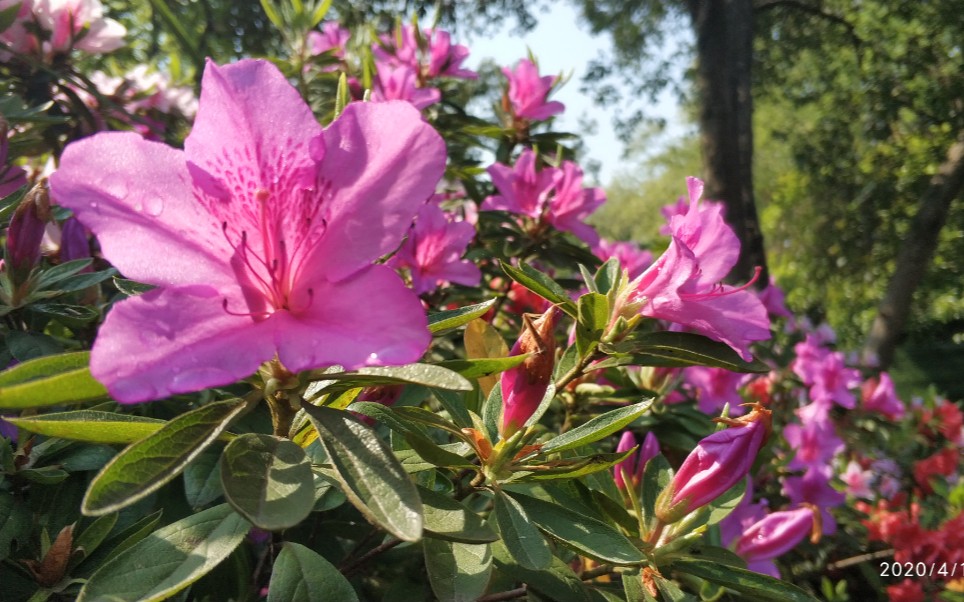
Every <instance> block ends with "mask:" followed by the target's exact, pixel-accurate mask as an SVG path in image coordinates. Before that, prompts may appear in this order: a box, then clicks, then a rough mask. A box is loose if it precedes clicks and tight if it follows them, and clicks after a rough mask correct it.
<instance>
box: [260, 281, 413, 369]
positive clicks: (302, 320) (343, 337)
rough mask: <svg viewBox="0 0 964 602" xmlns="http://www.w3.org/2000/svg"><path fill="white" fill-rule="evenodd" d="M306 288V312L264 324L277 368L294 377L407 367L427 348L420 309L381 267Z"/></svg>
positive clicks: (276, 317) (283, 315)
mask: <svg viewBox="0 0 964 602" xmlns="http://www.w3.org/2000/svg"><path fill="white" fill-rule="evenodd" d="M310 288H311V289H312V300H311V305H310V307H309V308H308V309H307V310H305V311H303V312H301V313H300V314H299V315H292V314H290V313H288V312H277V313H275V314H274V315H273V316H271V318H270V319H269V320H268V322H269V323H271V324H272V327H273V329H274V337H275V341H276V344H277V348H278V355H279V357H280V359H281V363H282V364H284V366H285V367H286V368H288V369H289V370H291V371H293V372H297V371H300V370H308V369H312V368H320V367H323V366H330V365H333V364H339V365H341V366H344V367H345V369H347V370H352V369H355V368H359V367H361V366H372V365H375V366H381V365H397V364H408V363H411V362H416V361H418V360H419V358H421V357H422V354H423V353H425V349H426V348H428V345H429V343H430V342H431V335H430V334H429V332H428V327H427V324H428V322H427V320H426V318H425V312H424V311H423V309H422V304H421V303H420V302H419V300H418V298H417V297H416V296H415V295H414V294H413V293H412V291H410V290H408V289H407V288H405V285H404V284H403V283H402V281H401V279H400V278H399V277H398V275H397V274H395V272H393V271H392V270H391V269H389V268H387V267H385V266H381V265H375V266H371V267H370V268H368V269H365V270H362V271H360V272H357V273H356V274H355V275H354V276H352V277H351V278H349V279H345V280H342V281H340V282H327V281H318V282H315V283H313V284H312V285H311V286H310Z"/></svg>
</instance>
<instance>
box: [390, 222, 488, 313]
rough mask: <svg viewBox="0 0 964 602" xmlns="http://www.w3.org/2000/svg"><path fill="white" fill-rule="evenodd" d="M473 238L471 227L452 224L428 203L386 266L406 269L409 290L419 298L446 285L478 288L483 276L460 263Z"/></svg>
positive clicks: (468, 265) (466, 261)
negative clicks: (409, 283)
mask: <svg viewBox="0 0 964 602" xmlns="http://www.w3.org/2000/svg"><path fill="white" fill-rule="evenodd" d="M473 238H475V227H473V226H472V224H470V223H468V222H464V221H463V222H456V221H451V220H450V219H449V218H448V216H447V215H446V213H445V211H443V210H442V209H441V208H440V207H439V206H438V205H436V204H434V203H429V204H426V205H424V206H423V207H422V208H421V209H419V211H418V218H417V219H416V220H415V225H414V226H413V227H412V230H411V232H410V233H409V235H408V238H407V239H406V240H405V242H404V243H402V246H401V248H399V250H398V253H396V254H395V256H394V257H393V258H392V259H391V261H390V262H389V265H391V266H392V267H396V268H399V267H404V268H408V270H409V274H410V276H411V278H412V288H413V289H414V290H415V293H416V294H419V295H421V294H423V293H428V292H431V291H434V290H435V289H436V288H438V287H439V286H443V285H444V284H446V283H449V282H455V283H457V284H462V285H465V286H478V284H479V281H480V280H481V279H482V272H481V271H479V268H478V266H476V265H475V264H474V263H472V262H471V261H469V260H467V259H461V257H462V254H463V253H465V249H466V247H468V245H469V243H470V242H472V239H473Z"/></svg>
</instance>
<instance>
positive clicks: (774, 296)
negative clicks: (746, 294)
mask: <svg viewBox="0 0 964 602" xmlns="http://www.w3.org/2000/svg"><path fill="white" fill-rule="evenodd" d="M757 297H759V298H760V301H761V302H762V303H763V306H764V307H766V308H767V312H768V313H769V314H770V315H771V316H780V317H783V318H793V314H792V313H790V310H789V309H787V302H786V295H785V294H784V293H783V289H781V288H780V287H779V286H777V284H776V282H774V281H773V278H771V279H770V283H769V284H768V285H767V287H766V288H765V289H763V290H762V291H759V292H757Z"/></svg>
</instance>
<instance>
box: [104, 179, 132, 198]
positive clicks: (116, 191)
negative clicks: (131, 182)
mask: <svg viewBox="0 0 964 602" xmlns="http://www.w3.org/2000/svg"><path fill="white" fill-rule="evenodd" d="M100 185H101V186H102V187H103V189H104V192H106V193H107V194H109V195H111V196H112V197H114V198H115V199H117V200H119V201H122V200H124V199H126V198H127V195H128V194H129V193H130V189H128V187H127V180H126V179H125V178H123V177H122V176H118V175H109V176H107V177H106V178H104V179H103V180H101V183H100Z"/></svg>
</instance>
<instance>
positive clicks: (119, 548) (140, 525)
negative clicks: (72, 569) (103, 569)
mask: <svg viewBox="0 0 964 602" xmlns="http://www.w3.org/2000/svg"><path fill="white" fill-rule="evenodd" d="M161 514H162V511H161V510H158V511H157V512H155V513H153V514H150V515H148V516H145V517H144V518H142V519H140V520H138V521H137V522H135V523H134V524H133V525H131V526H129V527H127V528H126V529H124V530H123V531H121V532H120V533H118V534H116V535H113V536H111V538H110V539H108V540H107V541H105V542H104V543H103V544H101V545H100V546H99V547H98V548H97V550H95V551H94V552H93V553H92V554H90V555H89V556H88V557H87V558H85V559H84V561H83V562H82V563H81V564H80V568H79V570H78V571H76V573H74V576H75V577H86V576H88V575H90V574H91V573H93V572H94V571H96V570H97V569H98V568H100V566H101V565H102V564H104V563H106V562H107V561H108V560H110V559H112V558H115V557H117V556H120V555H121V554H123V553H124V552H126V551H127V550H128V549H130V548H131V547H132V546H133V545H134V544H136V543H137V542H139V541H141V540H142V539H144V538H145V537H147V536H148V535H150V534H151V533H153V532H154V529H155V528H156V527H157V523H159V522H160V520H161Z"/></svg>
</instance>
